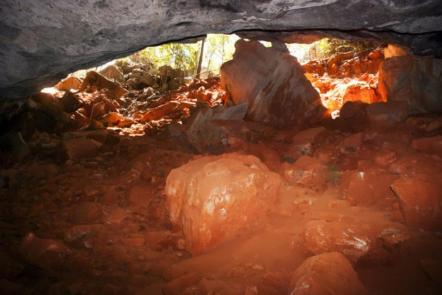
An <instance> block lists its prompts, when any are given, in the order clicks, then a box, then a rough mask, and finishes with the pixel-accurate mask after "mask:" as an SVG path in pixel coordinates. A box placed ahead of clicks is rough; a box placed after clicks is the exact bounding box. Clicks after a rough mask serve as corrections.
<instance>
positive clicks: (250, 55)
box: [221, 40, 325, 127]
mask: <svg viewBox="0 0 442 295" xmlns="http://www.w3.org/2000/svg"><path fill="white" fill-rule="evenodd" d="M235 48H236V51H235V54H234V56H233V59H232V60H231V61H228V62H226V63H225V64H223V65H222V67H221V85H223V86H224V88H225V89H226V91H227V92H228V93H229V95H230V97H231V99H232V100H233V102H234V103H236V104H238V103H242V102H248V103H249V109H248V112H247V117H248V119H250V120H253V121H256V122H262V123H269V124H271V125H274V126H284V127H288V126H291V125H293V124H297V123H298V124H299V123H301V122H302V123H303V122H305V120H306V119H307V118H308V119H309V120H313V121H315V120H319V119H320V118H321V117H322V114H323V112H324V111H325V109H323V107H322V105H321V102H320V99H319V94H318V93H317V92H316V90H315V89H314V88H313V86H312V85H311V84H310V82H309V81H308V80H307V79H306V78H305V76H304V70H303V68H302V67H301V65H300V64H299V63H298V61H297V60H296V58H295V57H293V56H291V55H290V54H289V53H288V52H284V51H280V50H278V49H275V48H273V47H272V48H267V47H264V45H262V44H261V43H259V42H258V41H245V40H239V41H237V43H236V44H235Z"/></svg>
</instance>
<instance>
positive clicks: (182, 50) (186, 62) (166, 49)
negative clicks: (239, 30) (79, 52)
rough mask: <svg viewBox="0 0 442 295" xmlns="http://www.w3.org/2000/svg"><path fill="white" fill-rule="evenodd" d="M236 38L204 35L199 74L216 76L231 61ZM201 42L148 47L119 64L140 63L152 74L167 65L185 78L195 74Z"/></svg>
mask: <svg viewBox="0 0 442 295" xmlns="http://www.w3.org/2000/svg"><path fill="white" fill-rule="evenodd" d="M238 39H239V38H238V36H236V35H223V34H209V35H207V38H206V42H205V46H204V55H203V62H202V72H207V71H210V72H211V73H214V74H218V73H219V70H220V67H221V65H222V64H223V63H224V62H226V61H228V60H230V59H232V58H233V53H234V52H235V42H236V41H237V40H238ZM201 42H202V41H198V42H195V43H167V44H163V45H159V46H154V47H147V48H145V49H143V50H140V51H138V52H136V53H134V54H133V55H131V56H129V57H127V58H123V59H120V60H119V62H120V63H123V64H124V63H126V64H127V63H129V62H134V63H140V64H143V65H146V66H148V67H149V68H152V69H154V70H157V69H159V68H160V67H161V66H164V65H168V66H171V67H172V68H175V69H181V70H183V71H185V72H186V73H187V74H188V75H194V74H196V69H197V67H198V60H199V55H200V50H201Z"/></svg>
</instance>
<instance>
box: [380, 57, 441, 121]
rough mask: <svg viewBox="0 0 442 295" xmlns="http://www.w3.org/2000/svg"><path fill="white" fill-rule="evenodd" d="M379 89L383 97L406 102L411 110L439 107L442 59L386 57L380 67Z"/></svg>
mask: <svg viewBox="0 0 442 295" xmlns="http://www.w3.org/2000/svg"><path fill="white" fill-rule="evenodd" d="M378 92H379V94H380V95H381V97H382V98H383V100H384V101H387V100H388V101H394V102H397V101H399V102H406V103H407V104H408V111H409V112H410V113H413V114H416V113H426V112H440V111H442V100H441V99H440V93H442V59H434V58H426V57H415V56H410V55H405V56H395V57H392V58H387V59H386V60H385V61H384V63H383V64H382V65H381V67H380V69H379V85H378Z"/></svg>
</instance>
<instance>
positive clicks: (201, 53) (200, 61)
mask: <svg viewBox="0 0 442 295" xmlns="http://www.w3.org/2000/svg"><path fill="white" fill-rule="evenodd" d="M206 38H207V36H206V37H204V38H203V40H202V41H201V48H200V57H199V60H198V67H197V69H196V76H197V77H198V78H199V77H200V74H201V66H202V64H203V56H204V44H205V43H206Z"/></svg>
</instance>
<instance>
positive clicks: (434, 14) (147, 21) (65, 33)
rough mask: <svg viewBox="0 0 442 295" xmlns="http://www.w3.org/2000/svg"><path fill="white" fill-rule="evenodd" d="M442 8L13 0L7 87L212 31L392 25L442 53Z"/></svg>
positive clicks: (36, 84)
mask: <svg viewBox="0 0 442 295" xmlns="http://www.w3.org/2000/svg"><path fill="white" fill-rule="evenodd" d="M441 10H442V9H441V6H440V1H438V0H430V1H425V2H422V3H421V2H418V1H415V0H406V1H378V2H376V3H372V2H370V1H364V0H352V1H351V2H349V1H345V0H332V1H330V0H321V1H310V0H308V1H307V0H303V1H296V2H293V1H288V0H269V1H256V0H244V1H235V0H225V1H215V0H201V1H166V2H165V1H150V2H146V1H143V0H130V1H124V2H121V1H118V0H102V1H97V0H82V1H55V0H42V1H38V3H37V2H34V3H29V1H22V0H5V1H3V2H2V9H1V12H0V14H1V18H0V27H1V30H0V32H1V33H0V34H1V40H2V44H1V46H0V55H1V56H2V58H1V61H0V92H1V93H3V94H4V95H6V96H21V95H24V94H29V93H32V92H34V91H36V90H38V88H42V87H45V86H48V85H50V84H51V83H53V82H55V81H56V80H57V78H58V79H60V78H62V76H65V75H66V74H68V73H69V72H72V71H73V70H75V69H79V68H84V67H87V66H93V65H97V64H100V63H104V62H105V61H107V60H110V59H114V58H116V57H118V56H122V55H125V54H128V53H130V52H133V51H136V50H138V49H140V48H142V47H144V46H148V45H152V44H159V43H162V42H166V41H168V40H179V39H182V38H186V37H192V36H198V35H202V34H205V33H209V32H211V33H212V32H233V31H238V30H249V29H259V30H266V29H267V30H302V29H324V28H326V29H331V30H340V31H345V30H364V29H365V30H372V31H369V33H370V34H374V35H376V34H378V35H379V36H380V37H381V38H382V37H383V35H382V32H376V33H375V32H374V31H380V30H385V31H389V32H399V33H413V34H403V35H399V34H394V33H393V34H394V35H395V36H396V38H398V39H401V40H404V41H405V42H407V44H408V45H410V46H411V47H413V48H417V49H418V51H420V52H422V53H426V54H428V53H435V54H438V55H439V56H441V55H442V54H441V48H442V46H440V44H441V41H440V40H441V39H440V37H438V36H440V30H441V26H440V24H441ZM361 11H364V14H362V15H361V13H360V12H361ZM352 16H353V17H352ZM356 16H357V17H356ZM429 32H431V33H429ZM425 33H428V34H425ZM370 34H369V35H370ZM384 34H385V33H384ZM414 34H417V35H414Z"/></svg>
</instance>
